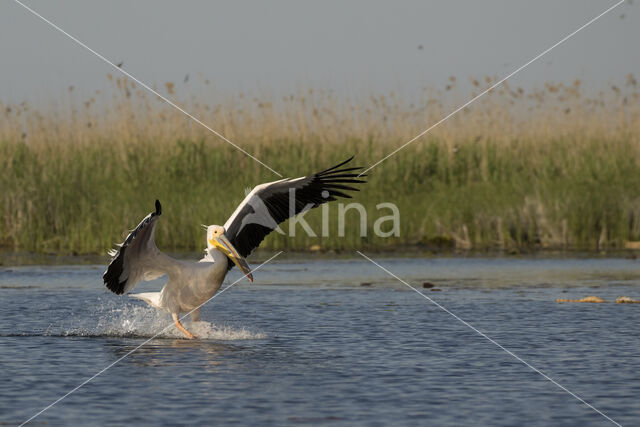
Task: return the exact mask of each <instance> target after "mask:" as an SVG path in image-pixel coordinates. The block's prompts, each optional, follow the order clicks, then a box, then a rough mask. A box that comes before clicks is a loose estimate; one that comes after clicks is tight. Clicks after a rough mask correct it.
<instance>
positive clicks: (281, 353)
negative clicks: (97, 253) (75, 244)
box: [0, 258, 640, 425]
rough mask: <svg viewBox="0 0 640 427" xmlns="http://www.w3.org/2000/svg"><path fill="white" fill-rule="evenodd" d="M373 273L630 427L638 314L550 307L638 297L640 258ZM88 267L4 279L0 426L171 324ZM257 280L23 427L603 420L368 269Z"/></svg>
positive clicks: (31, 270) (404, 264)
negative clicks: (591, 298) (592, 298)
mask: <svg viewBox="0 0 640 427" xmlns="http://www.w3.org/2000/svg"><path fill="white" fill-rule="evenodd" d="M381 262H382V264H383V265H384V266H385V267H387V268H389V269H390V270H391V271H393V272H394V273H396V274H398V275H399V276H400V277H402V278H404V279H406V280H408V281H409V282H410V283H412V284H413V285H416V286H419V288H420V291H422V292H424V294H425V295H427V296H428V297H430V298H432V299H433V300H434V301H437V302H438V303H440V304H442V305H443V306H444V307H446V308H447V309H449V310H451V311H452V312H453V313H455V314H457V315H458V316H460V317H461V318H462V319H464V320H466V321H468V322H470V323H471V324H472V325H473V326H475V327H476V328H478V329H479V330H481V331H483V332H485V333H486V334H488V335H489V336H491V337H492V338H493V339H495V340H496V341H498V342H499V343H500V344H502V345H503V346H505V347H506V348H508V349H509V350H511V351H513V352H515V353H516V354H517V355H519V356H520V357H522V358H523V359H525V360H526V361H528V362H529V363H531V364H532V365H533V366H535V367H536V368H538V369H540V370H542V371H544V372H545V373H546V374H548V375H549V376H550V377H552V378H554V379H555V380H556V381H558V382H559V383H561V384H562V385H563V386H565V387H567V388H568V389H570V390H571V391H572V392H574V393H576V394H577V395H579V396H581V397H582V398H584V399H585V400H586V401H588V402H589V403H591V404H592V405H593V406H595V407H596V408H598V409H599V410H600V411H602V412H603V413H605V414H606V415H608V416H610V417H611V418H613V419H614V420H616V421H617V422H619V423H621V424H623V425H638V424H640V354H639V350H640V332H639V328H638V324H639V320H640V304H613V303H608V304H558V303H556V302H555V299H556V298H581V297H584V296H587V295H597V296H600V297H602V298H604V299H606V300H607V301H609V302H612V301H615V299H616V297H617V296H620V295H628V296H631V297H635V298H636V299H640V268H639V267H640V264H639V263H638V261H633V260H623V259H569V260H567V259H560V260H558V259H524V260H523V259H479V258H474V259H464V258H452V259H427V260H424V259H387V260H384V259H383V260H382V261H381ZM102 270H103V267H102V266H57V267H15V268H14V267H4V268H3V267H0V313H1V315H2V321H1V322H0V343H2V345H1V346H0V384H2V386H1V387H0V425H12V424H14V423H15V424H19V423H21V422H23V421H25V420H26V419H28V418H29V417H31V416H32V415H34V414H35V413H37V412H38V411H40V410H41V409H43V408H44V407H46V406H47V405H49V404H51V403H52V402H53V401H55V400H56V399H58V398H59V397H61V396H62V395H64V394H65V393H67V392H68V391H70V390H71V389H73V388H74V387H76V386H77V385H79V384H80V383H82V382H83V381H85V380H86V379H88V378H90V377H91V376H93V375H94V374H96V373H98V372H99V371H100V370H102V369H103V368H105V367H107V366H108V365H110V364H111V363H113V362H115V361H117V360H118V359H119V358H121V357H122V356H125V355H126V354H127V353H128V352H130V351H131V350H133V349H135V348H136V347H137V346H139V345H140V344H142V343H143V342H145V341H146V340H147V339H148V338H149V337H152V336H154V335H155V334H157V333H159V332H161V331H162V330H163V329H164V328H165V327H166V326H167V325H169V324H171V319H170V316H169V315H168V314H164V313H160V312H157V311H156V310H154V309H151V308H148V307H146V306H145V304H144V303H142V302H141V301H137V300H133V299H131V298H127V297H119V296H116V295H113V294H110V293H108V292H107V291H105V290H104V288H103V287H102V285H101V281H100V277H101V273H102ZM235 277H238V276H237V272H234V275H232V276H231V277H230V278H229V279H228V280H227V282H228V283H231V282H232V280H233V279H234V278H235ZM255 278H256V283H255V284H254V285H250V284H249V283H248V282H247V283H245V282H241V283H239V284H238V285H236V286H234V287H233V288H232V289H230V290H229V291H227V292H225V293H223V294H221V295H220V296H219V298H215V299H214V300H213V301H211V302H210V303H209V304H207V305H206V306H205V307H204V308H203V312H202V316H201V320H202V321H201V322H198V323H197V324H189V323H188V322H187V328H191V329H192V330H193V331H194V332H195V333H196V334H197V335H199V336H200V337H201V339H199V340H196V341H187V340H183V339H180V334H179V333H178V332H177V331H176V330H175V329H174V328H173V327H171V328H170V329H169V330H167V331H166V332H164V333H162V334H161V336H160V337H158V338H155V339H153V340H151V341H150V342H149V343H147V344H145V345H144V346H143V347H141V348H140V349H138V350H137V351H135V352H134V353H132V354H131V355H129V356H127V357H125V358H124V359H122V360H121V361H120V362H118V363H117V364H115V365H114V366H113V367H112V368H110V369H108V370H107V371H105V372H104V373H102V374H101V375H99V376H98V377H96V378H95V379H93V380H92V381H91V382H89V383H88V384H87V385H85V386H84V387H82V388H80V389H79V390H78V391H76V392H75V393H73V394H71V395H69V396H68V397H67V398H65V399H64V400H62V401H61V402H59V403H58V404H56V405H55V406H53V407H51V408H50V409H48V410H47V411H45V412H44V413H42V414H41V415H40V416H39V417H37V418H36V419H34V420H33V424H34V425H36V424H45V423H46V424H47V425H123V424H125V423H130V424H136V425H144V424H148V425H175V424H176V423H188V424H196V423H197V424H204V425H209V424H213V423H216V424H233V423H237V424H257V423H260V424H278V425H281V424H291V425H316V424H331V425H334V424H335V425H358V424H362V425H365V424H366V425H383V424H394V425H414V424H417V423H420V424H433V425H461V424H463V425H470V424H472V425H523V424H533V425H549V424H553V425H607V424H611V422H610V421H608V420H607V419H606V418H604V417H603V416H602V415H599V414H598V413H597V412H595V411H593V410H592V409H590V408H588V407H587V406H585V405H584V404H581V403H580V402H579V401H578V400H576V399H575V398H574V397H572V396H570V395H569V394H567V393H566V392H564V391H562V390H561V389H559V388H558V387H557V386H556V385H554V384H552V383H551V382H549V381H548V380H545V379H544V378H543V377H542V376H540V375H539V374H537V373H535V372H533V371H532V370H531V369H530V368H528V367H526V366H525V365H523V364H522V363H521V362H518V361H517V360H516V359H514V358H513V357H512V356H510V355H508V354H507V353H505V352H504V351H503V350H501V349H499V348H498V347H496V346H495V345H494V344H492V343H490V342H489V341H487V340H486V339H485V338H483V337H481V336H480V335H478V334H477V333H476V332H474V331H472V330H471V329H470V328H468V327H467V326H465V325H463V324H462V323H460V321H458V320H456V319H455V318H453V317H452V316H451V315H450V314H448V313H446V312H444V311H442V310H441V309H439V308H438V307H436V306H435V305H433V304H431V303H430V302H429V301H427V300H426V299H424V298H423V297H421V296H420V295H418V294H416V293H415V292H413V291H412V290H410V289H408V288H407V287H406V286H405V285H403V284H401V283H399V282H397V281H395V280H394V279H393V278H391V277H389V276H388V275H387V274H386V273H384V272H383V271H381V270H380V269H378V268H377V267H376V266H374V265H372V264H370V263H368V262H367V261H364V260H341V261H329V260H322V261H313V262H312V261H308V262H307V261H295V262H294V261H285V262H275V263H273V264H270V265H266V266H264V267H263V268H262V269H261V270H259V271H258V272H256V273H255ZM425 281H429V282H431V283H433V284H434V285H435V288H436V289H440V290H441V291H439V292H437V291H436V292H434V291H432V290H431V289H423V288H422V283H423V282H425ZM161 286H162V281H155V282H152V283H150V284H141V285H139V287H138V288H137V289H136V292H143V291H152V290H157V289H159V288H160V287H161Z"/></svg>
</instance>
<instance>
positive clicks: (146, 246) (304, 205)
mask: <svg viewBox="0 0 640 427" xmlns="http://www.w3.org/2000/svg"><path fill="white" fill-rule="evenodd" d="M352 159H353V157H351V158H350V159H348V160H346V161H344V162H342V163H340V164H339V165H336V166H334V167H332V168H329V169H327V170H325V171H322V172H319V173H316V174H313V175H309V176H305V177H301V178H297V179H290V178H286V179H282V180H279V181H275V182H270V183H267V184H261V185H258V186H257V187H255V188H254V189H253V191H251V192H250V193H249V194H248V195H247V196H246V197H245V199H244V200H243V201H242V203H241V204H240V205H239V206H238V207H237V209H236V210H235V212H234V213H233V214H232V215H231V217H230V218H229V219H228V220H227V222H226V223H225V224H224V226H219V225H210V226H208V227H207V249H205V256H204V258H203V259H201V260H200V262H185V261H180V260H177V259H174V258H172V257H170V256H168V255H166V254H164V253H163V252H161V251H160V250H159V249H158V248H157V247H156V244H155V241H154V232H155V228H156V224H157V222H158V218H159V217H160V215H161V214H162V206H161V205H160V202H159V201H158V200H156V210H155V212H152V213H150V214H149V215H147V216H146V217H145V218H144V219H143V220H142V222H140V224H139V225H138V226H137V227H136V228H135V229H134V230H133V231H132V232H131V233H130V234H129V235H128V236H127V238H126V239H125V241H124V242H123V243H122V244H121V245H119V249H117V250H115V249H114V250H112V251H111V252H109V254H110V255H111V256H113V259H112V260H111V263H110V264H109V266H108V267H107V270H106V271H105V272H104V275H103V276H102V278H103V280H104V284H105V285H106V286H107V288H109V290H111V291H112V292H114V293H116V294H119V295H121V294H124V293H128V292H130V291H132V290H133V288H134V287H135V286H136V284H137V283H138V282H140V281H141V280H153V279H157V278H159V277H161V276H164V275H167V276H168V277H169V280H168V281H167V284H166V285H165V286H164V287H163V288H162V290H161V291H160V292H147V293H141V294H133V295H131V296H132V297H135V298H139V299H141V300H143V301H145V302H146V303H148V304H149V305H151V306H152V307H156V308H159V309H164V310H166V311H168V312H169V313H171V316H172V317H173V321H174V323H175V324H176V326H177V328H178V329H179V330H180V331H181V332H182V333H183V334H184V335H185V336H186V337H187V338H190V339H193V338H195V336H194V335H193V334H192V333H191V332H189V331H188V330H187V329H186V328H185V327H184V326H183V325H182V323H181V322H180V319H179V315H180V313H189V312H191V319H192V320H193V321H197V320H198V318H199V316H200V306H201V305H202V304H203V303H204V302H206V301H207V300H209V299H210V298H211V297H212V296H213V295H215V293H216V292H217V291H218V289H220V285H222V281H223V280H224V278H225V276H226V275H227V272H228V271H229V270H231V269H232V268H233V266H234V265H236V266H238V268H239V269H240V270H242V272H243V273H244V274H245V275H246V276H247V278H249V280H250V281H252V282H253V276H252V274H251V269H250V268H249V265H248V264H247V262H246V261H245V257H247V256H249V254H250V253H251V252H252V251H253V250H254V249H255V248H257V247H258V246H259V245H260V243H261V242H262V240H263V239H264V238H265V237H266V236H267V235H268V234H269V233H271V232H272V231H273V230H275V229H277V228H278V224H280V223H282V222H284V221H285V220H287V219H288V218H290V217H292V216H294V215H296V214H299V213H301V212H305V211H307V210H309V209H312V208H315V207H317V206H320V205H321V204H323V203H327V202H330V201H333V200H336V198H337V197H347V198H350V197H351V196H349V195H348V194H346V193H344V191H358V189H356V188H353V187H351V186H349V185H352V184H359V183H363V182H365V181H362V180H359V179H357V178H358V174H357V173H355V171H358V170H360V169H361V168H359V167H350V168H341V167H342V166H344V165H345V164H346V163H348V162H350V161H351V160H352Z"/></svg>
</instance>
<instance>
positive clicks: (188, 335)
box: [171, 313, 197, 340]
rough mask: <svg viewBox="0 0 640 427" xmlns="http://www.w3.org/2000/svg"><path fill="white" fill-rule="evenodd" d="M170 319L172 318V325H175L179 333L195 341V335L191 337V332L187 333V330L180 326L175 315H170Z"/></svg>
mask: <svg viewBox="0 0 640 427" xmlns="http://www.w3.org/2000/svg"><path fill="white" fill-rule="evenodd" d="M171 317H173V323H175V324H176V327H177V328H178V329H179V330H180V332H182V333H183V334H184V335H185V336H186V337H187V338H188V339H190V340H193V339H196V338H197V337H196V336H195V335H193V334H192V333H191V332H189V331H188V330H187V328H185V327H184V326H182V323H180V319H179V318H178V315H177V314H176V313H171Z"/></svg>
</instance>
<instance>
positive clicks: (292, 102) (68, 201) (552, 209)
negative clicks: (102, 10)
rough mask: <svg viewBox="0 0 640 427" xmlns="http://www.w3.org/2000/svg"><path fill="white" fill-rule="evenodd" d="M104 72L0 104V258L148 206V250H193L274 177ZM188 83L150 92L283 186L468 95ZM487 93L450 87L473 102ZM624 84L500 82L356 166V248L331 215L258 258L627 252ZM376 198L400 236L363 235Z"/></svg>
mask: <svg viewBox="0 0 640 427" xmlns="http://www.w3.org/2000/svg"><path fill="white" fill-rule="evenodd" d="M108 77H109V81H110V82H111V85H112V87H111V90H108V91H102V92H100V91H96V93H94V94H92V96H90V97H88V98H86V99H85V98H81V97H80V95H78V94H77V93H76V91H74V90H73V88H69V93H68V96H67V99H63V100H58V102H59V104H58V105H49V106H37V107H35V106H32V105H29V104H27V103H22V104H20V105H10V104H2V103H0V168H1V170H2V172H1V173H0V247H2V248H5V249H7V250H13V251H32V252H43V253H47V252H53V253H67V254H68V253H78V254H80V253H103V252H104V251H106V250H107V249H109V248H110V247H111V246H112V244H113V243H115V242H119V241H121V240H122V238H123V237H124V236H125V235H126V230H127V229H128V228H132V227H134V226H135V225H136V224H137V222H138V221H139V220H140V219H141V218H142V217H143V216H144V215H145V214H146V213H147V212H149V211H151V210H152V209H153V202H154V200H155V199H156V198H158V199H160V200H161V201H162V202H163V206H164V215H163V218H162V223H161V225H160V226H159V227H158V230H157V241H158V244H159V246H160V247H162V248H164V249H166V250H168V251H192V250H199V249H200V248H201V247H203V245H204V232H203V230H202V228H201V227H200V224H223V223H224V222H225V220H226V218H227V217H228V216H229V215H230V214H231V212H233V210H234V209H235V206H236V205H237V204H238V203H239V202H240V201H241V200H242V199H243V197H244V194H245V189H246V188H247V187H252V186H253V185H256V184H258V183H261V182H266V181H272V180H275V179H276V178H277V176H275V175H273V174H272V173H271V172H269V171H268V170H267V169H265V168H264V167H262V166H260V165H259V164H258V163H256V162H254V161H253V160H251V159H250V158H248V157H246V156H245V155H244V154H242V153H240V152H239V151H237V150H236V149H234V148H233V147H231V146H229V145H228V144H226V143H225V142H223V141H221V140H220V139H219V138H218V137H216V136H215V135H213V134H211V133H210V132H209V131H207V130H206V129H204V128H202V127H201V126H199V125H198V124H196V123H194V122H193V121H191V120H190V119H188V118H187V117H185V116H184V115H183V114H181V113H179V112H177V111H175V110H174V109H173V108H172V107H169V106H167V105H166V104H163V103H162V101H160V100H159V99H157V98H156V97H155V96H153V95H150V94H149V93H147V92H145V91H144V89H142V88H140V87H136V85H135V84H134V83H133V82H131V81H127V80H126V79H122V78H117V77H114V76H111V75H109V76H108ZM192 80H194V81H195V83H193V84H192V86H191V87H190V88H189V91H186V90H183V89H184V88H182V86H181V91H178V89H177V88H176V86H177V85H175V84H173V83H167V84H165V85H162V86H161V87H159V88H158V90H161V91H163V92H164V93H166V94H167V96H169V97H171V98H172V99H176V100H178V101H177V102H179V103H180V105H182V106H183V107H184V108H185V109H186V110H188V111H190V112H192V113H193V114H194V115H195V116H197V117H199V118H200V119H201V120H202V121H203V122H205V123H207V124H208V125H210V126H211V127H212V128H214V129H216V130H218V131H219V132H221V133H222V134H223V135H225V136H226V137H228V138H229V139H230V140H232V141H234V142H235V143H237V144H238V145H239V146H241V147H242V148H243V149H245V150H247V151H248V152H249V153H251V154H252V155H254V156H256V157H257V158H259V159H261V160H262V161H264V162H265V163H267V164H268V165H269V166H271V167H272V168H274V169H275V170H277V171H279V172H281V173H283V174H284V175H285V176H299V175H302V174H307V173H308V172H310V171H317V170H321V169H323V168H326V167H328V166H330V165H333V164H335V163H336V162H339V161H341V160H343V159H345V158H347V157H350V156H351V155H352V154H356V160H355V162H356V163H358V164H359V165H362V166H368V165H371V164H373V163H375V162H377V161H378V160H379V159H381V158H382V157H384V156H385V155H387V154H389V153H390V152H391V151H393V150H394V149H395V148H397V147H398V146H400V145H402V144H403V143H405V142H406V141H408V140H409V139H411V138H413V137H414V136H415V135H417V134H418V133H420V132H421V131H422V130H424V129H425V128H426V127H428V126H429V125H431V124H432V123H434V122H436V121H437V120H439V119H440V118H442V117H443V116H444V115H445V114H447V113H448V112H449V111H450V110H451V109H452V107H453V106H455V105H456V103H458V104H459V103H461V102H463V101H464V100H465V99H468V96H467V97H462V96H460V92H461V91H460V90H457V84H458V82H457V81H456V79H455V78H453V77H452V78H451V79H450V82H449V83H448V84H447V85H446V87H444V88H443V89H441V90H438V89H424V90H423V91H422V93H421V96H420V99H422V100H423V101H421V102H420V103H416V104H410V103H408V102H406V101H404V100H402V99H400V97H399V96H397V95H395V94H394V93H388V94H384V95H372V96H370V97H368V98H358V99H355V98H353V99H348V98H344V97H340V96H339V95H336V94H335V93H333V92H331V91H322V90H320V91H317V90H305V91H301V92H299V93H295V94H291V95H286V96H283V97H279V96H274V95H264V94H262V95H261V96H254V95H250V94H242V93H240V94H237V95H235V96H217V95H215V94H212V93H213V92H214V91H212V90H210V86H211V85H210V84H209V81H208V80H206V79H204V78H200V79H192ZM492 81H493V79H492V78H486V79H482V80H480V79H473V78H472V79H470V80H469V82H468V83H467V82H465V83H466V84H468V87H471V88H472V90H475V91H477V92H479V91H480V90H482V88H483V87H486V86H488V85H489V84H491V82H492ZM638 89H639V88H638V86H637V82H636V80H635V78H634V76H632V75H629V76H627V77H626V79H625V80H624V81H622V82H621V83H620V84H618V85H612V86H611V87H610V88H609V89H607V90H606V91H602V92H599V93H597V94H588V93H587V92H586V91H585V90H583V88H582V85H581V84H580V82H579V81H575V82H571V83H565V84H562V83H549V84H546V85H545V86H544V87H541V88H538V89H535V90H523V89H521V88H512V87H510V86H509V85H507V84H504V85H502V86H501V87H500V88H496V89H495V90H493V91H492V93H490V94H488V95H487V96H485V97H484V98H482V99H481V100H478V101H477V102H476V103H474V104H473V105H472V106H470V107H469V108H467V109H465V110H463V111H461V112H460V113H459V114H457V115H456V116H454V117H452V118H451V119H450V120H448V121H447V122H445V123H443V124H442V125H440V126H439V127H437V128H436V129H434V130H433V131H432V132H430V133H429V134H427V135H425V136H424V137H422V138H421V139H419V140H418V141H416V142H414V143H413V144H411V145H410V146H408V147H407V148H405V149H404V150H401V151H400V152H398V153H397V154H396V155H394V156H393V157H391V158H390V159H388V160H387V161H385V162H384V163H382V164H380V165H379V166H377V167H376V168H374V169H373V170H372V171H370V173H369V174H368V178H367V179H368V183H367V184H366V185H365V186H363V188H362V191H361V192H360V193H357V195H356V197H355V200H356V201H358V202H360V203H362V204H363V205H364V206H365V207H366V208H367V213H368V220H367V227H368V229H367V237H365V238H362V237H361V236H360V229H359V222H358V215H357V213H356V212H355V211H349V213H348V214H347V216H346V219H347V224H348V226H347V227H346V230H345V236H344V237H341V236H338V225H337V207H336V206H331V207H330V208H329V214H330V219H329V235H328V236H325V237H323V236H320V233H321V216H322V213H321V210H320V209H317V210H315V211H312V212H310V213H309V214H307V215H306V218H307V220H308V222H309V224H310V225H311V227H312V228H313V229H314V231H315V232H316V233H317V234H318V235H319V236H318V237H310V236H307V235H306V233H304V231H303V230H302V229H301V228H299V229H298V230H297V233H296V236H295V237H289V236H281V235H278V234H273V235H272V236H270V237H269V238H267V240H266V241H265V243H264V245H265V247H267V248H274V249H275V248H278V249H289V250H305V249H308V248H310V247H311V246H313V245H319V246H320V247H321V248H323V249H326V250H329V249H333V250H347V249H373V248H375V249H393V248H397V247H403V246H407V245H412V246H413V245H417V246H428V247H432V248H457V249H492V248H500V249H510V248H574V249H575V248H577V249H605V248H622V247H625V246H626V247H633V245H634V243H633V242H635V241H639V240H640V185H638V184H640V167H639V166H640V141H639V136H640V114H639V113H640V108H639V107H640V95H639V92H638ZM178 92H186V93H192V94H198V93H200V94H205V93H206V94H207V95H188V96H183V97H181V96H180V94H179V93H178ZM456 97H457V98H456ZM212 100H215V101H216V102H217V103H215V102H212ZM383 202H392V203H395V204H396V205H397V206H398V208H399V210H400V214H401V216H400V235H399V236H393V237H387V238H382V237H378V236H375V234H374V231H373V224H374V222H375V220H376V219H377V218H379V217H380V216H383V215H389V213H390V212H389V210H381V211H378V210H377V209H376V205H377V204H379V203H383ZM630 242H631V243H630Z"/></svg>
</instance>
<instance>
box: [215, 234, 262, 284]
mask: <svg viewBox="0 0 640 427" xmlns="http://www.w3.org/2000/svg"><path fill="white" fill-rule="evenodd" d="M224 233H225V229H224V227H221V226H219V225H210V226H208V227H207V247H208V249H209V250H212V249H217V250H219V251H220V252H222V253H223V254H225V255H226V256H227V257H228V258H229V259H231V261H233V263H234V264H235V265H236V266H238V268H239V269H240V271H242V272H243V273H244V274H245V275H246V276H247V278H249V280H250V281H252V282H253V275H252V274H251V269H250V268H249V265H248V264H247V261H245V259H244V258H243V257H242V255H240V253H239V252H238V250H237V249H236V248H234V247H233V245H232V244H231V242H230V241H229V239H228V238H227V236H225V234H224Z"/></svg>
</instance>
